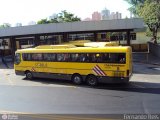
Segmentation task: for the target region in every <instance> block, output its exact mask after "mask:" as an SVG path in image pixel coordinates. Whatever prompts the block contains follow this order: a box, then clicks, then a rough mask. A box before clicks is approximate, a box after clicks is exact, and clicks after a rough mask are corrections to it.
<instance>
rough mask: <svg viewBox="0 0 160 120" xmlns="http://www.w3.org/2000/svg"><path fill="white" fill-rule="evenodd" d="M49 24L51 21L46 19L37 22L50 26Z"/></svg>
mask: <svg viewBox="0 0 160 120" xmlns="http://www.w3.org/2000/svg"><path fill="white" fill-rule="evenodd" d="M48 23H49V21H48V20H47V18H46V19H41V20H39V21H38V22H37V24H48Z"/></svg>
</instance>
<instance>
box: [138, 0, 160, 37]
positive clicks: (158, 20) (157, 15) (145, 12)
mask: <svg viewBox="0 0 160 120" xmlns="http://www.w3.org/2000/svg"><path fill="white" fill-rule="evenodd" d="M137 13H138V15H139V16H141V17H142V18H143V19H144V22H145V23H146V24H147V26H148V28H149V30H150V31H151V32H152V36H156V37H157V32H158V29H159V28H160V0H146V1H145V2H144V4H143V5H139V6H137Z"/></svg>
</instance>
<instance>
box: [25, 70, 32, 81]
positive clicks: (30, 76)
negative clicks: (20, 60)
mask: <svg viewBox="0 0 160 120" xmlns="http://www.w3.org/2000/svg"><path fill="white" fill-rule="evenodd" d="M26 78H27V79H29V80H31V79H33V75H32V73H31V72H30V71H27V72H26Z"/></svg>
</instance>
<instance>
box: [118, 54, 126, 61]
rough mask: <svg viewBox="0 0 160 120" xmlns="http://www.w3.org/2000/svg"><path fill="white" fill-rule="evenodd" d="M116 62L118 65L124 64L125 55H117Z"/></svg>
mask: <svg viewBox="0 0 160 120" xmlns="http://www.w3.org/2000/svg"><path fill="white" fill-rule="evenodd" d="M118 61H119V63H125V62H126V57H125V53H121V54H119V55H118Z"/></svg>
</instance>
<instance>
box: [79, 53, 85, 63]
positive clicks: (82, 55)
mask: <svg viewBox="0 0 160 120" xmlns="http://www.w3.org/2000/svg"><path fill="white" fill-rule="evenodd" d="M85 60H86V56H85V54H80V62H84V61H85Z"/></svg>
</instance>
